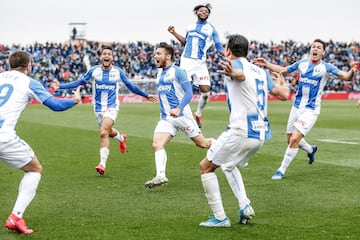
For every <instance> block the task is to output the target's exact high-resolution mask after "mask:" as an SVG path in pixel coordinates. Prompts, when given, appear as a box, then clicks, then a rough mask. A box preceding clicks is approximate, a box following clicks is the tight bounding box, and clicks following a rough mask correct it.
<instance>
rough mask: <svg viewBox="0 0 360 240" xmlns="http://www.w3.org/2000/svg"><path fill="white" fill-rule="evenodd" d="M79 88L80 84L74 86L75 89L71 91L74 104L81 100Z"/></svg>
mask: <svg viewBox="0 0 360 240" xmlns="http://www.w3.org/2000/svg"><path fill="white" fill-rule="evenodd" d="M81 88H82V86H78V87H77V88H76V91H74V92H73V94H74V102H75V104H79V103H80V102H81V95H80V89H81Z"/></svg>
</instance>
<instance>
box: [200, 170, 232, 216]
mask: <svg viewBox="0 0 360 240" xmlns="http://www.w3.org/2000/svg"><path fill="white" fill-rule="evenodd" d="M201 182H202V185H203V187H204V191H205V196H206V198H207V201H208V204H209V206H210V208H211V210H212V212H213V213H214V216H215V218H216V219H218V220H224V219H225V217H226V214H225V211H224V207H223V204H222V200H221V193H220V186H219V182H218V178H217V176H216V174H215V173H214V172H212V173H205V174H201Z"/></svg>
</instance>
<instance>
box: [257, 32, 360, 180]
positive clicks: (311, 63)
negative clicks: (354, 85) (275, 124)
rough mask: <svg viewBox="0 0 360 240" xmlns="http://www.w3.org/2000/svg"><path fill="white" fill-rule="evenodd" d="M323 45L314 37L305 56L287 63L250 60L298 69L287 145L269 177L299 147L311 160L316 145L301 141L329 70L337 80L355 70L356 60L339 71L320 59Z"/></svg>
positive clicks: (317, 111)
mask: <svg viewBox="0 0 360 240" xmlns="http://www.w3.org/2000/svg"><path fill="white" fill-rule="evenodd" d="M325 49H326V45H325V42H324V41H322V40H321V39H315V40H314V41H313V43H312V45H311V48H310V55H309V58H308V59H301V60H299V61H297V62H295V63H293V64H291V65H289V66H287V67H283V66H279V65H275V64H272V63H269V62H268V61H266V60H265V59H264V58H257V59H255V60H254V62H255V64H257V65H259V66H263V67H266V68H268V69H270V70H271V71H275V72H279V73H282V74H283V73H292V72H294V71H298V72H299V73H300V79H299V86H298V90H297V92H296V95H295V98H294V102H293V106H292V108H291V111H290V115H289V118H288V123H287V141H288V147H287V149H286V151H285V154H284V157H283V160H282V162H281V166H280V168H279V169H278V170H277V171H276V172H275V174H274V175H273V176H272V179H273V180H281V179H282V178H283V177H284V175H285V172H286V170H287V168H288V167H289V165H290V164H291V162H292V161H293V159H294V158H295V157H296V155H297V153H298V150H299V147H300V148H301V149H303V150H304V151H306V152H307V156H308V163H309V164H312V163H313V162H314V161H315V153H316V151H317V149H318V148H317V146H316V145H313V146H311V145H310V144H309V143H307V142H306V141H305V138H304V137H305V136H306V135H307V134H308V133H309V132H310V130H311V129H312V127H313V126H314V124H315V122H316V120H317V118H318V116H319V114H320V103H321V94H322V91H323V88H324V86H325V84H326V82H327V79H328V77H329V75H330V74H332V75H335V76H337V77H338V78H340V79H341V80H351V79H352V78H353V76H354V73H355V71H356V64H355V62H353V60H352V59H351V60H350V66H351V68H350V70H349V71H347V72H346V71H342V70H339V69H338V68H337V67H335V66H334V65H332V64H330V63H327V62H324V61H322V58H323V56H324V55H325Z"/></svg>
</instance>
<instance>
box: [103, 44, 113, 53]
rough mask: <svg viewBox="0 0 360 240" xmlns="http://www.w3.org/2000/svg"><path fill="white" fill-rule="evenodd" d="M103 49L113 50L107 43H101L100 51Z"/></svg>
mask: <svg viewBox="0 0 360 240" xmlns="http://www.w3.org/2000/svg"><path fill="white" fill-rule="evenodd" d="M105 49H107V50H110V51H112V50H113V49H112V47H111V46H109V45H102V46H101V53H102V52H103V51H104V50H105Z"/></svg>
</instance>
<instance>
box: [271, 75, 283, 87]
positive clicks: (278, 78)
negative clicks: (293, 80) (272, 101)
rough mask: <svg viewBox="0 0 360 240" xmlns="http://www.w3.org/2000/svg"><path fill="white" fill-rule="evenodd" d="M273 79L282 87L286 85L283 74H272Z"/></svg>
mask: <svg viewBox="0 0 360 240" xmlns="http://www.w3.org/2000/svg"><path fill="white" fill-rule="evenodd" d="M271 78H272V80H273V81H274V82H276V83H277V84H279V85H280V86H284V85H286V81H285V78H284V76H283V74H282V73H277V72H272V73H271Z"/></svg>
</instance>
